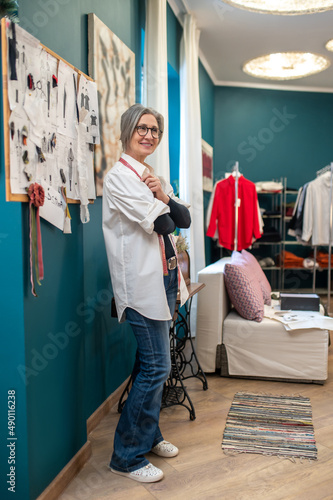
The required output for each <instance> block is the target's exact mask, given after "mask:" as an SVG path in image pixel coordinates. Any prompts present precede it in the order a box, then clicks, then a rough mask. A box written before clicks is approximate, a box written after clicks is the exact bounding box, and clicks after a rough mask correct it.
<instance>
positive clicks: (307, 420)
mask: <svg viewBox="0 0 333 500" xmlns="http://www.w3.org/2000/svg"><path fill="white" fill-rule="evenodd" d="M222 449H223V450H225V451H229V452H238V453H261V454H264V455H278V456H280V457H287V458H290V459H295V458H308V459H311V460H316V459H317V447H316V441H315V437H314V430H313V424H312V409H311V403H310V400H309V398H304V397H302V396H273V395H267V396H266V395H261V394H260V395H259V394H249V393H244V392H238V393H236V394H235V397H234V400H233V402H232V404H231V407H230V410H229V413H228V417H227V422H226V426H225V430H224V433H223V440H222Z"/></svg>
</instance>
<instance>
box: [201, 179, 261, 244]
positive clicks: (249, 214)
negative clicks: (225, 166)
mask: <svg viewBox="0 0 333 500" xmlns="http://www.w3.org/2000/svg"><path fill="white" fill-rule="evenodd" d="M238 199H239V200H240V206H239V209H238V231H237V235H238V242H237V250H239V251H240V250H244V249H246V248H249V247H250V246H251V245H252V243H253V241H254V240H255V239H258V238H260V237H261V232H260V218H259V210H258V197H257V192H256V187H255V184H254V183H253V182H251V181H249V180H248V179H245V177H244V176H241V177H239V178H238ZM216 230H217V231H218V241H219V244H220V245H221V246H222V247H224V248H227V249H228V250H234V239H235V178H234V177H233V176H232V175H230V176H229V177H228V178H227V179H224V180H222V181H219V182H218V183H217V184H216V186H215V190H214V199H213V203H212V210H211V216H210V221H209V225H208V229H207V233H206V234H207V236H210V237H211V238H214V236H215V232H216Z"/></svg>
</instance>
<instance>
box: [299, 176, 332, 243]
mask: <svg viewBox="0 0 333 500" xmlns="http://www.w3.org/2000/svg"><path fill="white" fill-rule="evenodd" d="M330 188H331V173H330V172H326V173H325V174H322V175H320V176H319V177H317V178H316V179H315V180H314V181H312V182H310V183H309V185H308V188H307V191H306V198H305V203H304V215H303V230H302V240H303V241H305V242H310V241H311V244H312V245H313V246H317V245H328V243H329V232H330V220H329V216H330Z"/></svg>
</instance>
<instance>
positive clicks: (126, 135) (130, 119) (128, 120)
mask: <svg viewBox="0 0 333 500" xmlns="http://www.w3.org/2000/svg"><path fill="white" fill-rule="evenodd" d="M142 115H153V116H154V117H155V118H156V121H157V124H158V128H159V129H160V131H161V135H160V137H159V139H158V143H160V142H161V140H162V133H163V130H164V118H163V116H162V115H161V113H158V112H157V111H155V109H153V108H146V107H145V106H142V104H133V106H131V107H130V108H128V109H127V110H126V111H125V113H123V114H122V115H121V119H120V140H121V143H122V147H123V151H126V149H127V147H128V145H129V143H130V141H131V139H132V135H133V134H134V130H135V127H136V126H137V123H138V121H139V120H140V118H141V116H142Z"/></svg>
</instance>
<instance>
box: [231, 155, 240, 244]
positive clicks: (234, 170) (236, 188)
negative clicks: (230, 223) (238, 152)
mask: <svg viewBox="0 0 333 500" xmlns="http://www.w3.org/2000/svg"><path fill="white" fill-rule="evenodd" d="M232 174H233V175H234V177H235V238H234V251H236V252H237V248H238V208H239V202H240V200H239V198H238V179H239V163H238V161H236V163H235V165H234V167H233V169H232Z"/></svg>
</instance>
